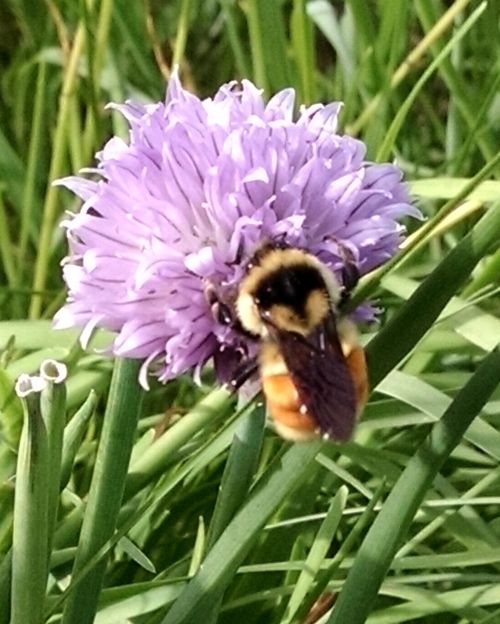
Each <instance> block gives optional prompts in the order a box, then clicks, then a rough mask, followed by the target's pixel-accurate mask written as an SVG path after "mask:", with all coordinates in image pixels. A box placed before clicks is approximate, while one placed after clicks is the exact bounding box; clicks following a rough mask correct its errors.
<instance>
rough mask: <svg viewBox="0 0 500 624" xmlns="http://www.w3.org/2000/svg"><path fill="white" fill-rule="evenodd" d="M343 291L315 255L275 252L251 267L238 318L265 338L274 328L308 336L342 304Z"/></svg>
mask: <svg viewBox="0 0 500 624" xmlns="http://www.w3.org/2000/svg"><path fill="white" fill-rule="evenodd" d="M339 292H340V291H339V287H338V284H337V283H336V280H335V277H334V276H333V274H332V273H331V272H330V271H329V270H328V269H327V267H325V266H324V265H323V264H322V263H321V262H320V261H319V260H317V258H315V257H314V256H311V255H310V254H306V253H305V252H303V251H301V250H298V249H293V248H288V249H274V250H272V251H270V252H269V253H268V254H267V255H265V256H264V257H263V258H260V262H259V263H258V264H252V265H251V268H250V270H249V271H248V274H247V277H246V278H245V279H244V280H243V282H242V284H241V287H240V292H239V295H238V299H237V310H238V315H239V318H240V321H241V323H242V325H243V327H244V328H245V329H246V330H248V331H249V332H251V333H253V334H255V335H258V336H260V337H262V338H266V337H267V336H268V335H269V331H270V330H272V329H275V330H278V331H293V332H297V333H300V334H303V335H307V334H308V333H309V332H310V331H311V330H312V329H313V328H314V327H315V326H316V325H317V324H318V323H319V322H320V321H322V320H323V319H324V318H325V317H326V315H327V314H328V312H329V311H330V310H331V309H332V307H334V306H335V305H336V304H337V303H338V300H339Z"/></svg>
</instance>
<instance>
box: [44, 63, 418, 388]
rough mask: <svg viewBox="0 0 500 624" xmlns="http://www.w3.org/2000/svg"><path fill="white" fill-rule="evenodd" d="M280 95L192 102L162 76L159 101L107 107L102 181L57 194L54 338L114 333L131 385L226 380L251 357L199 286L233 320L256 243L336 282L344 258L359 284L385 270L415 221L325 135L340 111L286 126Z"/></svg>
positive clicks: (288, 118)
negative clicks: (201, 377)
mask: <svg viewBox="0 0 500 624" xmlns="http://www.w3.org/2000/svg"><path fill="white" fill-rule="evenodd" d="M294 98H295V94H294V91H293V89H285V90H283V91H281V92H279V93H277V94H276V95H275V96H274V97H272V98H271V99H270V100H269V101H268V102H265V101H264V99H263V95H262V91H261V90H259V89H257V88H256V87H255V86H254V85H253V84H252V83H251V82H250V81H248V80H243V81H242V82H241V83H237V82H231V83H229V84H226V85H223V86H222V87H221V88H220V89H219V91H218V92H217V93H216V95H215V96H214V97H213V98H207V99H204V100H201V99H199V98H198V97H197V96H195V95H193V94H191V93H189V92H188V91H187V90H185V89H184V88H183V87H182V85H181V83H180V81H179V78H178V76H177V74H176V73H174V75H173V76H172V78H171V80H170V82H169V85H168V89H167V94H166V99H165V101H164V102H158V103H156V104H149V105H143V104H137V103H132V102H127V103H125V104H120V105H112V107H113V108H114V109H116V110H118V111H119V112H120V113H121V114H122V115H123V116H124V117H125V119H126V120H127V122H128V124H129V126H130V134H129V139H128V142H124V141H123V140H121V139H119V138H116V137H114V138H112V139H111V140H110V141H108V143H107V144H106V145H105V146H104V148H103V149H102V150H101V151H100V152H99V153H98V154H97V160H98V165H97V170H95V169H94V170H92V173H93V175H95V172H96V171H97V173H98V174H99V175H100V179H98V180H96V179H90V178H87V177H85V175H82V176H81V177H79V176H73V177H68V178H65V179H63V180H59V182H58V183H59V184H61V185H63V186H66V187H67V188H68V189H70V190H71V191H73V192H74V193H75V194H76V195H78V196H79V197H80V198H81V199H82V201H83V204H82V207H81V209H80V211H79V212H78V213H76V214H74V215H70V216H69V217H68V218H66V220H65V221H64V222H63V226H64V227H65V228H66V233H67V238H68V244H69V255H68V257H67V258H66V259H65V261H64V262H63V275H64V278H65V280H66V283H67V286H68V291H69V294H68V299H67V302H66V304H65V305H64V307H63V308H62V309H61V310H60V311H59V312H58V313H57V315H56V317H55V323H56V326H57V327H69V326H81V327H83V328H84V331H83V332H82V337H84V338H86V339H88V337H89V336H90V334H91V332H92V331H93V329H94V328H96V327H103V328H106V329H109V330H111V331H113V332H115V334H116V336H115V338H114V340H113V343H112V345H111V350H112V351H113V352H114V353H115V354H117V355H120V356H126V357H136V358H141V359H144V360H145V364H144V367H145V368H144V370H141V382H143V383H146V382H145V379H146V378H147V370H150V371H151V372H152V373H153V374H155V375H156V376H158V377H159V379H160V380H162V381H166V380H168V379H170V378H172V377H175V376H177V375H179V374H180V373H183V372H185V371H187V370H190V369H195V368H197V370H198V371H199V369H200V367H201V366H202V365H203V364H204V363H205V362H207V361H208V360H210V359H211V358H213V359H214V362H215V366H216V370H217V374H218V375H219V377H220V378H221V379H222V380H228V379H230V378H231V377H230V375H231V370H232V369H234V365H235V362H237V361H239V360H241V358H242V357H245V355H247V354H249V353H251V352H252V350H254V351H255V347H254V346H253V344H251V343H249V342H248V339H247V338H246V337H245V336H243V335H241V333H239V332H238V331H236V330H235V329H234V327H233V326H232V324H231V323H221V322H218V320H217V319H216V318H214V315H213V314H212V312H211V306H210V305H209V303H208V301H207V298H206V296H205V284H207V283H210V284H212V285H213V287H214V289H215V291H216V296H217V299H218V300H219V301H220V302H222V303H223V304H224V306H227V308H228V309H229V310H231V309H232V306H233V304H234V297H235V293H236V292H237V288H238V284H239V283H240V281H241V279H242V276H243V275H244V273H245V270H246V266H247V263H248V260H249V258H250V257H251V256H252V253H253V251H254V250H255V248H256V246H257V245H258V244H259V242H261V241H263V240H280V241H282V242H283V243H286V244H290V245H295V246H299V247H301V248H303V249H305V250H308V251H309V252H310V253H312V254H315V255H316V256H317V257H318V258H319V259H320V260H321V261H322V262H323V263H325V264H326V265H327V266H328V267H330V268H331V270H332V271H334V272H335V273H336V274H337V276H338V279H339V280H341V279H342V267H343V266H344V262H345V253H344V252H343V251H342V250H343V249H348V250H349V253H350V256H352V259H351V260H352V261H353V262H354V263H355V264H356V266H357V269H358V271H359V273H360V274H361V275H362V274H363V273H366V272H367V271H370V270H371V269H373V268H374V267H376V266H377V265H379V264H381V263H382V262H385V261H386V260H387V259H388V258H389V257H391V256H392V255H393V254H394V253H395V251H396V250H397V249H398V247H399V245H400V243H401V242H402V240H403V234H404V228H402V227H401V226H400V224H399V221H398V220H399V219H400V218H402V217H405V216H408V215H411V216H414V217H417V218H418V217H420V213H419V211H418V210H417V209H416V208H414V207H413V206H411V204H410V202H409V197H408V191H407V188H406V185H405V184H404V183H403V182H402V180H401V177H402V176H401V172H400V170H399V169H398V168H397V167H396V166H395V165H393V164H390V163H384V164H374V163H370V162H367V161H366V160H365V146H364V144H363V143H362V142H361V141H359V140H357V139H354V138H352V137H349V136H344V135H341V134H339V133H338V132H337V118H338V113H339V110H340V108H341V105H340V104H339V103H332V104H328V105H323V104H313V105H312V106H309V107H301V109H300V113H299V115H298V118H297V119H294ZM87 172H88V170H87ZM341 247H342V249H341ZM373 313H374V312H373V309H372V308H370V307H369V306H365V307H363V308H361V310H360V311H359V310H358V314H361V315H365V317H369V316H370V315H373Z"/></svg>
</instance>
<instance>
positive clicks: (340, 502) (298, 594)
mask: <svg viewBox="0 0 500 624" xmlns="http://www.w3.org/2000/svg"><path fill="white" fill-rule="evenodd" d="M348 494H349V490H348V489H347V487H346V486H345V485H342V486H341V487H340V488H339V489H338V491H337V493H336V494H335V496H334V497H333V499H332V502H331V503H330V507H329V508H328V510H327V512H326V516H325V518H324V519H323V522H322V523H321V524H320V526H319V529H318V532H317V533H316V536H315V538H314V541H313V543H312V545H311V549H310V551H309V554H308V555H307V557H306V560H305V562H304V567H303V569H302V571H301V573H300V575H299V578H298V579H297V582H296V584H295V587H294V590H293V593H292V595H291V596H290V600H289V601H288V605H287V607H286V612H285V616H284V617H283V619H282V622H283V624H290V623H291V622H292V621H293V618H294V616H295V614H296V613H297V611H298V609H299V608H300V606H301V605H302V603H303V601H304V599H305V597H306V596H307V594H308V593H309V591H310V590H311V588H312V585H313V583H314V580H315V577H316V575H317V574H318V572H319V570H320V568H321V565H322V564H323V562H324V560H325V557H326V555H327V553H328V549H329V548H330V544H331V543H332V540H333V537H334V535H335V531H336V530H337V528H338V526H339V523H340V521H341V519H342V512H343V511H344V508H345V505H346V502H347V496H348Z"/></svg>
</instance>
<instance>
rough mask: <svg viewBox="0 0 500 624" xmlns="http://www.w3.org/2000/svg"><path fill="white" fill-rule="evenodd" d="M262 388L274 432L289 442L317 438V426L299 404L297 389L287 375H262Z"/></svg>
mask: <svg viewBox="0 0 500 624" xmlns="http://www.w3.org/2000/svg"><path fill="white" fill-rule="evenodd" d="M262 388H263V390H264V394H265V396H266V399H267V406H268V409H269V411H270V413H271V416H272V418H273V420H274V424H275V427H276V430H277V431H278V433H279V434H280V435H282V436H283V437H284V438H286V439H289V440H307V439H310V438H314V437H317V435H318V431H317V425H316V423H315V421H314V419H313V418H312V416H311V415H310V414H309V412H307V410H306V409H305V406H303V405H302V404H301V401H300V398H299V394H298V392H297V389H296V387H295V385H294V383H293V381H292V379H291V377H290V375H289V374H287V373H284V374H278V375H263V376H262Z"/></svg>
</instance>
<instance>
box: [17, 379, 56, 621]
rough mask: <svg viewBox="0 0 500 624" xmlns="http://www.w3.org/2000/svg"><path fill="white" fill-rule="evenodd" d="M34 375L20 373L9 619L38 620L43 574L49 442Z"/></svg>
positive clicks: (46, 561)
mask: <svg viewBox="0 0 500 624" xmlns="http://www.w3.org/2000/svg"><path fill="white" fill-rule="evenodd" d="M44 385H45V384H44V382H43V380H42V379H41V378H40V377H30V376H29V375H22V376H21V377H20V378H19V379H18V382H17V384H16V391H17V393H18V395H19V396H20V397H21V399H22V401H23V408H24V426H23V430H22V434H21V440H20V444H19V455H18V460H17V472H16V491H15V500H14V532H13V538H12V593H11V624H42V623H43V621H44V617H43V612H44V603H45V592H46V586H47V575H48V565H49V558H48V548H47V544H48V514H47V502H48V491H49V487H48V486H49V444H48V437H47V429H46V425H45V422H44V420H43V419H42V417H41V414H40V391H41V390H42V388H43V386H44Z"/></svg>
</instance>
